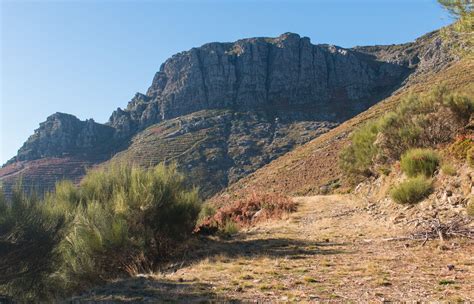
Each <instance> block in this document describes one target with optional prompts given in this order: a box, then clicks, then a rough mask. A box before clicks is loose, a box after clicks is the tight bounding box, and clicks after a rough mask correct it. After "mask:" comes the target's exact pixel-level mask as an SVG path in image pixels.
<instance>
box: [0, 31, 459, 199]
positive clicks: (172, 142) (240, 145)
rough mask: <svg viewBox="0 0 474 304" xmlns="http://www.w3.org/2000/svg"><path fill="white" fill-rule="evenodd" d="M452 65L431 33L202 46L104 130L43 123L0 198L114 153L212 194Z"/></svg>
mask: <svg viewBox="0 0 474 304" xmlns="http://www.w3.org/2000/svg"><path fill="white" fill-rule="evenodd" d="M452 59H453V58H451V56H450V55H449V54H448V53H447V52H446V51H445V49H444V48H443V45H442V44H441V40H440V38H439V35H438V34H437V33H431V34H428V35H426V36H424V37H422V38H420V39H418V40H417V41H415V42H412V43H407V44H403V45H392V46H373V47H356V48H353V49H344V48H340V47H336V46H332V45H313V44H311V42H310V40H309V38H306V37H303V38H301V37H300V36H298V35H296V34H291V33H287V34H283V35H281V36H279V37H277V38H251V39H243V40H239V41H236V42H234V43H209V44H205V45H203V46H201V47H199V48H193V49H191V50H189V51H185V52H181V53H179V54H176V55H174V56H172V57H171V58H170V59H168V60H167V61H166V62H165V63H163V64H162V66H161V67H160V69H159V71H158V72H157V73H156V75H155V77H154V79H153V81H152V84H151V86H150V88H149V89H148V91H147V93H146V94H141V93H137V94H136V95H135V96H134V97H133V98H132V100H131V101H130V102H129V103H128V105H127V107H126V108H125V109H120V108H118V109H117V110H116V111H115V112H113V114H112V115H111V117H110V119H109V121H108V122H107V123H106V124H98V123H95V122H94V121H92V120H87V121H80V120H79V119H77V118H76V117H74V116H72V115H68V114H61V113H56V114H53V115H52V116H50V117H48V119H47V120H46V122H44V123H41V124H40V128H39V129H38V130H36V131H35V133H34V134H33V135H32V136H31V137H30V138H29V139H28V140H27V141H26V142H25V144H24V145H23V147H22V148H21V149H20V150H19V151H18V155H17V156H16V157H15V158H13V159H12V160H10V161H9V162H8V163H7V165H6V166H4V168H2V169H0V181H1V182H3V183H4V185H6V187H7V188H8V187H9V185H11V184H12V183H13V182H14V180H15V179H16V178H18V177H19V176H20V171H21V175H22V176H24V177H27V178H26V180H28V182H30V183H32V184H34V183H35V181H36V178H31V179H28V176H37V175H35V174H36V173H37V172H39V171H38V170H40V169H39V168H42V166H48V164H50V163H51V162H53V163H55V164H58V165H57V166H56V167H57V168H56V167H55V168H56V169H55V170H54V171H53V172H52V173H51V176H50V178H48V179H39V180H38V181H37V182H38V183H39V184H40V186H39V188H40V189H46V188H50V187H51V186H52V184H54V181H55V180H58V179H62V178H69V175H68V174H69V173H68V172H72V171H74V172H75V175H74V178H75V179H76V180H77V179H78V178H80V175H81V174H82V173H81V172H84V169H83V168H82V167H81V168H82V169H81V170H73V169H74V168H72V167H71V166H69V167H68V169H67V170H63V169H64V168H63V167H62V165H61V164H63V163H64V162H62V161H60V160H58V159H65V158H67V159H68V161H67V163H69V164H71V163H76V162H77V163H79V164H81V166H90V165H94V164H97V163H100V162H103V161H104V160H107V159H110V158H111V157H112V156H114V155H116V156H115V157H114V158H113V159H114V160H124V159H126V160H128V161H131V162H135V163H139V164H142V165H152V164H155V163H157V162H160V161H168V160H176V161H178V163H179V164H180V165H181V168H182V169H183V170H184V171H186V173H189V174H190V175H191V177H192V180H193V183H195V184H197V185H204V187H203V188H204V189H205V193H206V195H210V194H212V193H214V192H216V191H218V190H220V189H222V188H223V187H225V186H227V185H228V184H230V183H232V182H234V181H236V180H238V179H240V178H241V177H243V176H245V175H247V174H249V173H251V172H253V171H255V170H256V169H258V168H260V167H261V166H263V165H265V164H266V163H268V162H269V161H271V160H273V159H275V158H276V157H278V156H280V155H282V154H284V153H286V152H288V151H290V150H291V149H293V148H294V147H295V146H298V145H300V144H302V143H305V142H307V141H309V140H311V139H313V138H315V137H317V136H319V135H320V134H322V133H323V132H326V131H327V130H329V129H330V128H332V127H335V126H337V125H338V124H340V123H341V122H343V121H345V120H347V119H348V118H350V117H352V116H354V115H356V114H358V113H360V112H362V111H364V110H365V109H367V108H368V107H370V106H371V105H373V104H375V103H377V102H378V101H380V100H382V99H383V98H384V97H386V96H389V95H390V94H392V93H393V92H394V91H395V90H397V89H400V88H401V87H404V86H407V85H409V84H410V83H411V82H413V81H416V79H417V77H418V76H417V75H421V74H423V73H425V72H426V71H428V70H430V69H435V68H436V69H442V68H444V67H445V66H446V65H448V64H449V62H450V61H451V60H452ZM216 111H217V112H216ZM219 111H223V112H219ZM119 150H122V152H120V153H119V154H116V153H117V152H118V151H119ZM32 164H34V165H32ZM18 168H21V170H20V169H18ZM32 170H33V171H34V172H30V171H32ZM35 170H36V171H35ZM71 170H72V171H71ZM40 171H41V170H40ZM46 171H47V172H50V171H49V170H46ZM35 172H36V173H35ZM41 172H42V171H41ZM210 175H212V178H209V176H210ZM43 180H47V181H48V182H47V183H46V184H44V183H43Z"/></svg>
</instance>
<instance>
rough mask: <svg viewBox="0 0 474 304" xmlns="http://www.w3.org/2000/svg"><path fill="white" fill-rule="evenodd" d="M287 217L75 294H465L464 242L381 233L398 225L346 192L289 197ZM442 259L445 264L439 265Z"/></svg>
mask: <svg viewBox="0 0 474 304" xmlns="http://www.w3.org/2000/svg"><path fill="white" fill-rule="evenodd" d="M295 200H296V201H297V202H298V203H299V208H298V211H297V212H296V213H293V214H291V215H289V217H288V218H287V219H283V220H280V221H274V222H271V223H266V224H263V225H260V226H258V227H255V228H252V229H249V230H245V231H241V232H240V233H239V234H238V235H236V236H234V237H232V238H231V239H229V240H219V239H212V238H209V239H205V240H202V241H201V244H200V247H199V248H200V249H199V250H197V251H195V252H192V253H190V256H193V257H194V258H193V260H192V261H191V262H190V264H189V265H188V266H185V267H181V268H179V267H177V270H176V271H175V272H173V273H167V274H154V275H151V276H147V277H139V278H131V279H126V280H120V281H117V282H115V283H111V284H109V285H107V286H104V287H102V288H98V289H95V290H94V291H92V292H89V293H88V295H84V296H81V297H79V298H78V299H80V300H86V299H88V300H93V301H113V302H115V301H131V302H134V301H137V302H163V301H172V302H175V301H178V302H207V301H216V300H217V301H224V302H225V301H229V302H240V301H244V302H248V301H251V302H253V301H258V302H287V301H291V302H293V301H294V302H319V301H323V302H324V301H335V302H347V301H351V302H360V301H363V302H381V301H396V300H398V301H400V300H435V301H436V300H443V301H458V300H464V301H474V244H473V243H472V242H468V241H464V240H454V241H446V242H444V244H443V245H440V243H439V242H438V241H430V242H428V243H426V244H425V245H424V246H421V243H420V242H413V241H385V240H384V239H386V238H389V237H394V236H401V235H404V234H405V231H403V230H401V229H400V228H396V227H394V225H393V223H392V221H390V220H387V217H378V216H374V215H370V214H369V213H368V212H367V211H366V207H367V203H366V202H364V201H361V200H359V199H357V198H355V197H354V196H350V195H333V196H313V197H298V198H295ZM447 265H454V269H453V270H449V269H448V267H447Z"/></svg>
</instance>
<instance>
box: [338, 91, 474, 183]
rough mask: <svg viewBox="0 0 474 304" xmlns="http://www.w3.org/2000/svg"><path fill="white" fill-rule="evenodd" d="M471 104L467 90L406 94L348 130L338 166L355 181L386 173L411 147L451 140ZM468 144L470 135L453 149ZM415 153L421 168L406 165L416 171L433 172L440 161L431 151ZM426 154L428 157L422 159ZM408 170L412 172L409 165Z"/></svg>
mask: <svg viewBox="0 0 474 304" xmlns="http://www.w3.org/2000/svg"><path fill="white" fill-rule="evenodd" d="M473 104H474V99H473V98H472V94H470V93H469V92H467V93H463V92H448V91H447V89H446V88H444V87H438V88H436V89H434V90H432V91H431V92H430V93H426V94H416V95H414V94H412V95H409V96H407V97H405V98H404V99H402V101H401V103H400V106H398V107H397V109H396V110H394V111H391V112H388V113H387V114H385V115H384V116H383V117H381V118H379V119H377V120H373V121H369V122H368V123H366V124H365V125H364V126H362V127H360V128H359V129H357V130H355V131H354V132H353V133H352V134H351V137H350V140H351V144H350V145H349V146H348V147H346V148H345V149H343V150H342V151H341V153H340V155H339V159H340V167H341V169H342V170H343V171H344V172H345V173H346V174H347V175H348V176H350V177H352V178H350V179H352V180H354V181H357V180H360V178H361V177H362V178H363V177H367V176H371V175H379V174H385V173H386V168H387V167H389V166H390V165H391V164H393V163H394V162H395V161H397V160H398V159H400V156H402V155H404V154H405V153H407V151H408V150H410V149H416V148H419V149H422V148H425V149H426V148H432V147H436V146H437V145H440V144H444V143H450V142H452V141H453V140H454V139H455V136H456V134H457V133H458V131H459V130H461V129H462V128H464V126H466V125H467V124H468V122H469V118H470V116H471V115H472V114H473V113H474V106H473ZM470 144H471V139H469V141H467V140H466V141H465V142H463V143H462V144H459V147H455V148H454V149H456V150H459V151H461V150H463V149H465V146H466V145H470ZM465 151H466V152H464V153H467V150H465ZM418 153H421V152H418ZM464 155H466V154H464ZM418 156H423V160H422V162H421V165H422V168H417V167H416V165H415V164H410V165H408V166H409V167H413V169H415V171H416V170H422V171H423V172H422V173H423V174H428V175H429V174H432V172H431V171H432V170H433V169H432V168H433V165H435V164H436V166H437V165H438V164H439V158H438V161H437V162H436V156H435V155H434V153H430V154H429V155H418ZM425 157H429V158H428V159H426V160H425V159H424V158H425ZM464 157H465V156H464ZM407 162H409V161H407ZM416 163H418V162H416ZM425 170H427V171H425ZM407 171H408V172H411V170H410V168H408V170H407ZM430 172H431V173H430Z"/></svg>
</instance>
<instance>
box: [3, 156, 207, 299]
mask: <svg viewBox="0 0 474 304" xmlns="http://www.w3.org/2000/svg"><path fill="white" fill-rule="evenodd" d="M200 204H201V201H200V200H199V198H198V193H197V190H196V189H187V188H186V187H185V186H184V177H183V176H182V175H181V174H179V173H178V172H177V171H176V166H169V167H166V166H164V165H158V166H156V167H155V168H151V169H141V168H138V167H132V166H124V165H113V166H110V167H104V168H101V169H96V170H92V171H90V172H88V173H87V174H86V176H85V177H84V179H83V181H82V182H81V184H80V185H79V187H76V186H74V185H73V184H72V183H70V182H66V181H64V182H60V183H57V185H56V188H55V191H53V192H51V193H49V194H47V195H46V197H45V199H44V201H43V202H40V201H37V200H33V198H28V197H27V196H25V195H23V194H21V193H20V192H18V193H17V194H15V195H14V197H13V200H12V203H11V204H7V203H5V200H4V199H3V198H2V197H1V196H0V211H1V212H0V231H1V233H0V260H1V261H2V263H0V285H1V284H3V282H2V280H7V279H8V278H10V275H9V273H12V272H14V270H15V269H16V268H15V269H13V268H12V269H11V270H10V268H11V267H17V268H18V269H17V274H21V275H19V278H18V280H17V281H18V282H19V283H18V284H16V283H15V285H14V281H13V283H12V282H10V281H9V283H8V286H10V287H9V288H10V289H9V291H8V293H9V294H11V295H20V296H22V297H21V298H22V299H27V297H26V295H25V290H26V288H25V286H28V291H31V295H32V298H33V296H34V297H36V296H38V295H40V294H41V293H45V291H47V290H54V291H55V295H56V296H57V295H59V294H58V293H59V292H65V293H67V292H70V291H73V290H79V289H82V288H86V287H87V286H88V285H90V284H93V283H97V282H98V281H102V280H105V279H108V278H113V277H115V276H117V275H121V274H126V273H127V272H130V270H133V269H141V270H143V271H146V270H148V271H149V270H152V269H145V264H146V267H148V266H150V265H153V264H155V263H156V262H158V261H160V260H161V259H163V258H166V257H168V256H170V255H171V254H173V253H174V252H175V250H176V247H177V245H178V244H179V243H180V242H181V241H182V240H184V239H185V238H186V237H187V236H189V235H190V234H191V233H192V230H193V228H194V227H195V224H196V219H197V216H198V214H199V211H200ZM13 234H18V235H17V236H15V237H14V238H12V235H13ZM23 239H24V242H25V245H22V242H19V240H23ZM9 242H10V243H9ZM18 259H19V260H18ZM17 260H18V261H17ZM4 261H5V262H4ZM15 261H16V263H15ZM137 263H138V264H139V265H137ZM3 264H5V265H3ZM2 267H3V268H2ZM9 267H10V268H9ZM30 267H31V269H32V270H31V271H32V274H31V276H30V275H29V274H28V273H25V271H28V270H29V269H30ZM40 267H41V268H40ZM5 271H7V272H5ZM4 273H6V277H2V275H3V274H4ZM23 274H24V275H23ZM30 277H31V279H30ZM35 284H36V285H37V286H40V287H41V288H37V289H33V287H34V286H36V285H35ZM44 286H47V287H48V288H45V287H44Z"/></svg>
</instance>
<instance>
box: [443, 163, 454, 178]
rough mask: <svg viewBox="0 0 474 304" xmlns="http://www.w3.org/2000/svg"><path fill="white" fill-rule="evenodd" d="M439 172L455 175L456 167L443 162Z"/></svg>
mask: <svg viewBox="0 0 474 304" xmlns="http://www.w3.org/2000/svg"><path fill="white" fill-rule="evenodd" d="M441 172H443V174H444V175H450V176H454V175H456V172H457V171H456V168H455V167H454V166H452V165H450V164H444V165H442V166H441Z"/></svg>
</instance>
